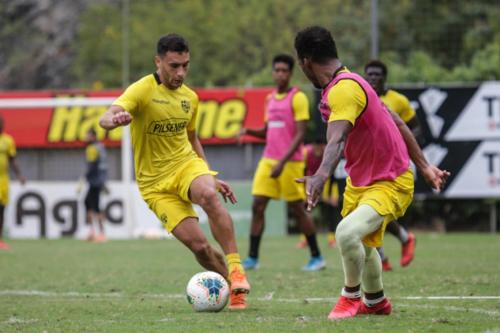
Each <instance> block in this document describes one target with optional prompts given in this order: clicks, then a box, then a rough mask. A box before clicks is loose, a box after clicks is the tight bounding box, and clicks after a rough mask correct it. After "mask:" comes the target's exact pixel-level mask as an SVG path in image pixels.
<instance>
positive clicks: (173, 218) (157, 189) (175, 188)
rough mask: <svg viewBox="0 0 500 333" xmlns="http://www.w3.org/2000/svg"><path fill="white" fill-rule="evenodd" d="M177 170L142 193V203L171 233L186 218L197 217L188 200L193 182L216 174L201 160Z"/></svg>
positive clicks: (190, 162)
mask: <svg viewBox="0 0 500 333" xmlns="http://www.w3.org/2000/svg"><path fill="white" fill-rule="evenodd" d="M177 170H178V172H176V173H175V174H174V175H173V176H167V177H166V178H165V179H163V180H162V181H159V182H158V183H157V184H156V185H155V186H153V187H152V188H151V190H148V191H143V193H142V196H143V198H144V201H146V203H147V204H148V206H149V208H150V209H151V210H152V211H153V212H154V213H155V214H156V216H157V217H158V219H160V221H161V223H162V224H163V227H164V228H165V229H167V231H168V232H172V230H174V229H175V227H176V226H177V225H178V224H179V223H180V222H181V221H182V220H184V219H186V218H187V217H195V218H197V217H198V215H197V214H196V212H195V211H194V209H193V204H192V202H191V200H190V199H189V187H190V186H191V183H192V182H193V180H194V179H195V178H197V177H199V176H202V175H213V176H214V175H216V174H217V172H215V171H211V170H210V169H209V168H208V165H207V163H205V161H204V160H203V159H201V158H195V159H192V160H189V161H186V162H185V163H183V164H181V165H180V166H179V167H178V169H177Z"/></svg>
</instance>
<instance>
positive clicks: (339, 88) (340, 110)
mask: <svg viewBox="0 0 500 333" xmlns="http://www.w3.org/2000/svg"><path fill="white" fill-rule="evenodd" d="M340 73H350V71H349V70H348V69H347V68H344V69H342V70H340V71H339V72H338V74H340ZM334 96H335V97H334ZM327 98H328V105H329V106H330V109H331V110H334V112H332V113H330V117H329V118H328V122H332V121H336V120H347V121H349V122H350V123H351V124H352V126H354V125H355V124H356V119H358V117H359V116H360V115H361V114H362V113H363V111H364V110H365V108H366V103H367V100H366V94H365V91H364V90H363V88H361V86H360V85H359V83H357V82H356V81H354V80H340V81H339V82H337V84H336V85H334V86H333V87H332V89H330V91H329V92H328V96H327Z"/></svg>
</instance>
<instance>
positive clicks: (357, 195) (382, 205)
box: [342, 170, 414, 247]
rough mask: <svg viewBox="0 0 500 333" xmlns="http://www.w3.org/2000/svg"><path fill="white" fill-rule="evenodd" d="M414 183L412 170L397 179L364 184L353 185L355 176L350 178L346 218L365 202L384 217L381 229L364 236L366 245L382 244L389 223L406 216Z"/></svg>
mask: <svg viewBox="0 0 500 333" xmlns="http://www.w3.org/2000/svg"><path fill="white" fill-rule="evenodd" d="M413 183H414V179H413V173H412V171H411V170H408V171H406V172H405V173H403V174H402V175H400V176H399V177H397V178H396V179H395V180H394V181H379V182H376V183H373V184H372V185H369V186H363V187H355V186H353V185H352V183H351V179H350V178H347V185H346V189H345V192H344V203H343V207H342V216H343V217H346V216H347V215H348V214H349V213H351V212H352V211H353V210H354V209H356V207H358V206H359V205H362V204H366V205H370V206H371V207H372V208H373V209H375V210H376V211H377V213H379V214H380V215H382V216H384V222H383V223H382V225H381V226H380V228H379V229H378V230H376V231H374V232H373V233H371V234H369V235H368V236H366V237H365V238H364V239H363V243H364V244H365V245H366V246H371V247H380V246H382V243H383V240H384V232H385V227H386V226H387V224H388V223H389V222H391V221H394V220H396V219H397V218H399V217H401V216H403V215H404V213H405V212H406V209H407V208H408V206H409V205H410V203H411V201H412V199H413Z"/></svg>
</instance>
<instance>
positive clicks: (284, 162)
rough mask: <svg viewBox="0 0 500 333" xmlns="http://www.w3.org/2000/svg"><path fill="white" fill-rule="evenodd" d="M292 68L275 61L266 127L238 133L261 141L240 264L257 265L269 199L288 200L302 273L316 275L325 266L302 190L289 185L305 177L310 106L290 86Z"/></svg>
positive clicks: (287, 60) (289, 61)
mask: <svg viewBox="0 0 500 333" xmlns="http://www.w3.org/2000/svg"><path fill="white" fill-rule="evenodd" d="M293 65H294V60H293V57H292V56H289V55H286V54H281V55H277V56H275V57H274V59H273V79H274V81H275V82H276V89H275V90H274V91H273V92H272V93H271V94H270V95H269V96H268V98H267V100H266V116H265V117H266V119H265V126H264V127H263V128H259V129H249V128H244V129H242V131H241V134H242V135H244V134H248V135H253V136H256V137H260V138H265V139H266V146H265V148H264V153H263V156H262V159H261V160H260V162H259V165H258V167H257V170H256V171H255V176H254V181H253V186H252V195H253V204H252V225H251V229H250V251H249V254H248V257H247V258H246V259H245V260H244V262H243V267H244V268H245V269H256V268H258V267H259V261H258V260H259V247H260V240H261V238H262V234H263V232H264V226H265V220H264V212H265V210H266V207H267V204H268V203H269V200H270V199H280V198H283V199H285V200H286V201H288V204H289V207H290V208H291V210H292V212H293V215H294V216H295V218H296V219H297V221H298V223H299V225H300V227H301V229H302V232H303V233H304V234H305V235H306V239H307V243H308V245H309V248H310V250H311V258H310V260H309V262H308V263H307V264H306V265H305V266H304V267H303V270H305V271H317V270H320V269H323V268H325V261H324V260H323V258H322V257H321V254H320V251H319V248H318V242H317V239H316V230H315V227H314V224H313V222H312V219H311V217H310V216H309V215H308V214H307V213H306V210H305V202H304V200H305V191H304V186H303V185H302V184H297V183H295V182H294V179H296V178H300V177H303V176H304V155H303V148H302V143H303V141H304V135H305V132H306V124H307V121H308V120H309V102H308V100H307V96H306V95H305V94H304V93H303V92H301V91H299V90H298V89H297V88H293V87H290V79H291V77H292V71H293Z"/></svg>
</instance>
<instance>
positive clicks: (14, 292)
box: [0, 290, 500, 324]
mask: <svg viewBox="0 0 500 333" xmlns="http://www.w3.org/2000/svg"><path fill="white" fill-rule="evenodd" d="M0 296H35V297H47V298H61V299H62V298H89V299H103V298H104V299H106V298H116V299H120V298H133V297H138V298H152V299H183V298H185V297H186V296H185V295H184V294H123V293H118V292H117V293H83V292H77V291H68V292H52V291H39V290H0ZM273 296H274V292H271V293H269V294H267V295H266V296H264V297H259V298H256V299H253V300H257V301H261V302H277V303H309V302H311V303H312V302H316V303H334V302H336V301H337V298H336V297H324V298H321V297H309V298H274V297H273ZM391 299H393V300H401V301H415V300H417V301H418V300H426V301H439V300H447V301H449V300H472V301H482V300H500V296H400V297H392V298H391ZM251 300H252V299H251ZM397 307H410V308H420V309H436V310H438V309H441V310H446V311H451V312H472V313H478V314H483V315H488V316H493V317H500V312H499V311H494V310H485V309H478V308H471V307H458V306H449V305H442V306H440V305H429V304H415V303H414V302H411V304H408V303H398V304H397ZM167 320H168V319H167ZM35 321H36V319H35ZM16 322H18V323H32V322H33V320H32V319H29V320H22V319H17V318H10V319H9V320H7V321H5V322H4V323H9V324H12V323H16Z"/></svg>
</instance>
